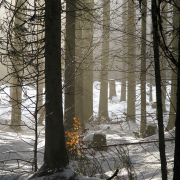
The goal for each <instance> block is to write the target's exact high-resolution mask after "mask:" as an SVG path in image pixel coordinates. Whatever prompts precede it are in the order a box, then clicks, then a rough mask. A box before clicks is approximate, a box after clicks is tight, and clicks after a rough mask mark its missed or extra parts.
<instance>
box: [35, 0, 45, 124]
mask: <svg viewBox="0 0 180 180" xmlns="http://www.w3.org/2000/svg"><path fill="white" fill-rule="evenodd" d="M43 4H44V1H43V0H40V1H39V2H38V7H43ZM37 13H38V15H39V16H40V15H41V14H42V10H39V11H38V12H37ZM43 25H44V24H39V25H38V27H37V28H38V29H37V32H38V35H37V38H38V41H37V42H39V41H41V40H42V39H43V38H44V32H43V31H42V30H43V28H42V27H43ZM37 46H38V58H37V59H38V60H37V61H38V62H37V65H38V74H37V76H38V79H37V87H38V89H37V97H36V101H37V113H38V114H42V113H43V110H44V109H43V87H44V73H43V72H44V69H43V64H44V58H43V54H42V53H41V52H40V49H41V48H42V44H41V43H40V44H39V43H38V44H37ZM43 53H44V52H43ZM42 122H43V117H41V118H39V121H38V124H40V125H41V124H42Z"/></svg>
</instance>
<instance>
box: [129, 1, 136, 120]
mask: <svg viewBox="0 0 180 180" xmlns="http://www.w3.org/2000/svg"><path fill="white" fill-rule="evenodd" d="M134 6H135V5H134V2H133V1H132V0H128V22H127V41H128V52H127V58H128V76H127V78H128V92H127V120H131V121H133V122H135V121H136V119H135V102H136V94H135V93H136V80H135V24H134V22H135V7H134Z"/></svg>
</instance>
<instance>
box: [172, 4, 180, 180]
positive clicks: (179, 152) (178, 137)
mask: <svg viewBox="0 0 180 180" xmlns="http://www.w3.org/2000/svg"><path fill="white" fill-rule="evenodd" d="M178 5H179V7H180V4H178ZM178 30H179V32H178V34H179V37H178V38H179V43H178V44H179V46H178V64H179V65H180V19H179V29H178ZM177 77H178V81H177V110H176V122H175V126H176V130H175V153H174V175H173V180H176V179H180V171H179V170H180V131H179V129H180V113H179V112H180V69H179V68H178V76H177Z"/></svg>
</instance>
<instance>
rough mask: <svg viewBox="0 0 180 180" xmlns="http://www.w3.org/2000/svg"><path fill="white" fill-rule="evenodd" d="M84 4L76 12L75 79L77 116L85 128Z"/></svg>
mask: <svg viewBox="0 0 180 180" xmlns="http://www.w3.org/2000/svg"><path fill="white" fill-rule="evenodd" d="M81 6H82V4H80V2H79V3H77V11H76V23H75V24H76V49H75V58H76V77H75V83H76V85H75V94H76V95H75V103H76V105H75V116H76V117H77V118H78V119H79V120H80V123H81V125H82V127H84V104H83V93H84V90H83V71H84V70H83V54H82V49H83V47H82V10H81V8H82V7H81Z"/></svg>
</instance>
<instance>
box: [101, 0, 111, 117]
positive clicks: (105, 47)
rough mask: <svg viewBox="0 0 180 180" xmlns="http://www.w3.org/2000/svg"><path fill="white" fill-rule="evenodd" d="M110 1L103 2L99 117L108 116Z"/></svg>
mask: <svg viewBox="0 0 180 180" xmlns="http://www.w3.org/2000/svg"><path fill="white" fill-rule="evenodd" d="M109 31H110V0H104V1H103V34H102V36H103V42H102V59H101V74H100V78H101V86H100V99H99V116H102V117H104V118H105V119H107V120H108V119H109V116H108V63H109Z"/></svg>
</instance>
